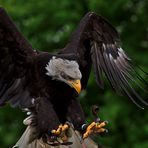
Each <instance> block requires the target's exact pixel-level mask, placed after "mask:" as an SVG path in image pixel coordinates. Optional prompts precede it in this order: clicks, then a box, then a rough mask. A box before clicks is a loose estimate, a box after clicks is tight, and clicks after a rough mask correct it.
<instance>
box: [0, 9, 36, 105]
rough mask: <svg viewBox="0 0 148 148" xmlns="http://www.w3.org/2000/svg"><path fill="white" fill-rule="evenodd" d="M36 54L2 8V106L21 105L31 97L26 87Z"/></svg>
mask: <svg viewBox="0 0 148 148" xmlns="http://www.w3.org/2000/svg"><path fill="white" fill-rule="evenodd" d="M35 54H36V53H35V52H34V51H33V48H32V47H31V45H30V44H29V43H28V42H27V40H26V39H25V38H24V37H23V36H22V35H21V33H20V32H19V31H18V29H17V28H16V26H15V25H14V24H13V22H12V20H11V19H10V18H9V16H8V15H7V13H6V11H5V10H4V9H3V8H0V105H2V104H4V103H5V102H6V101H8V100H11V101H12V104H14V105H16V104H19V103H18V102H19V101H18V100H19V99H20V98H21V99H22V100H21V101H22V102H23V101H24V102H25V101H26V100H25V99H26V98H27V97H29V92H28V90H27V85H26V77H25V75H26V73H27V72H28V69H29V66H30V62H31V57H32V56H34V55H35Z"/></svg>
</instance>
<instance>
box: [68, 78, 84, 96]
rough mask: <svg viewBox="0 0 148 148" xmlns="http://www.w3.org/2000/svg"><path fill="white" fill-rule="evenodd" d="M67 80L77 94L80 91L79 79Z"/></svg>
mask: <svg viewBox="0 0 148 148" xmlns="http://www.w3.org/2000/svg"><path fill="white" fill-rule="evenodd" d="M67 82H68V84H69V85H70V86H71V87H72V88H74V89H75V90H76V91H77V93H78V94H79V93H80V92H81V82H80V80H68V81H67Z"/></svg>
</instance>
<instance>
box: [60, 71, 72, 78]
mask: <svg viewBox="0 0 148 148" xmlns="http://www.w3.org/2000/svg"><path fill="white" fill-rule="evenodd" d="M61 76H62V78H63V79H65V80H74V78H72V77H70V76H68V75H66V74H65V73H64V72H61Z"/></svg>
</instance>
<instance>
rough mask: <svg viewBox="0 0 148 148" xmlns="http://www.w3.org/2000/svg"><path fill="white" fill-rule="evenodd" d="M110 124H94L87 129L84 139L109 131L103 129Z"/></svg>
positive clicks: (105, 122)
mask: <svg viewBox="0 0 148 148" xmlns="http://www.w3.org/2000/svg"><path fill="white" fill-rule="evenodd" d="M107 123H108V122H107V121H104V122H101V123H100V122H92V123H91V124H90V125H89V126H88V127H87V129H86V132H85V133H84V134H83V139H85V138H87V137H88V136H90V135H91V134H92V133H95V134H96V133H102V132H105V131H107V130H106V129H105V128H103V127H104V126H105V125H106V124H107Z"/></svg>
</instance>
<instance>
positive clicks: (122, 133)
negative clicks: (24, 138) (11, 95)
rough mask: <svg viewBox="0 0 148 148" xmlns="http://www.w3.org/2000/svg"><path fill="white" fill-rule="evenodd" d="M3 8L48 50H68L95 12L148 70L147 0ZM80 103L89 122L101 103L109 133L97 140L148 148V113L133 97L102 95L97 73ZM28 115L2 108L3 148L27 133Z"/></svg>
mask: <svg viewBox="0 0 148 148" xmlns="http://www.w3.org/2000/svg"><path fill="white" fill-rule="evenodd" d="M0 5H1V6H3V7H4V8H5V9H6V10H7V11H8V13H9V15H10V16H11V17H12V18H13V20H14V22H15V23H16V25H17V26H18V27H19V29H20V30H21V32H22V33H23V34H24V36H25V37H26V38H28V40H29V42H30V43H31V44H32V45H33V47H34V48H35V49H40V50H44V51H56V49H58V48H62V47H64V45H65V44H66V43H67V41H68V38H69V36H70V35H71V33H72V31H73V30H74V29H75V28H76V26H77V25H78V23H79V21H80V19H81V18H82V16H83V15H84V14H85V13H86V12H88V11H94V12H96V13H98V14H100V15H102V16H104V17H105V18H107V19H108V20H109V21H110V22H111V23H112V24H113V25H114V26H115V27H116V28H117V30H118V31H119V33H120V36H121V39H122V46H123V48H124V50H125V51H126V52H127V53H128V55H129V56H130V57H132V59H133V60H134V61H135V62H136V63H138V64H139V65H141V67H142V68H143V69H145V70H146V71H148V0H74V1H70V0H0ZM137 91H138V90H137ZM142 95H143V97H144V98H145V99H148V98H147V97H148V96H146V95H144V94H142ZM79 99H80V101H81V103H82V105H83V109H84V111H85V113H86V117H87V120H88V122H90V121H91V120H92V117H91V110H90V108H91V105H93V104H99V106H100V112H99V115H100V117H101V119H102V120H108V121H109V124H108V127H107V128H108V129H109V133H108V134H106V135H105V136H103V137H102V136H99V137H97V138H96V141H99V142H100V143H101V144H103V145H105V146H106V147H108V148H111V147H112V148H116V147H117V148H148V109H147V108H146V109H145V110H141V109H139V108H138V107H137V106H135V105H134V104H133V103H132V102H131V101H130V100H129V99H128V98H126V97H119V96H118V95H116V94H115V93H114V92H113V91H112V89H111V87H110V86H109V85H108V83H107V84H106V87H105V89H104V90H100V89H99V88H98V87H97V85H96V83H95V79H94V76H93V73H92V74H91V78H90V80H89V85H88V87H87V90H86V91H84V92H82V93H81V95H80V97H79ZM25 116H26V115H25V114H24V113H22V112H21V110H20V109H12V108H11V107H10V106H9V105H7V106H5V107H2V108H1V109H0V148H8V147H11V146H12V145H13V144H14V143H15V142H16V141H17V140H18V138H19V137H20V136H21V134H22V133H23V131H24V129H25V126H23V124H22V121H23V119H24V118H25Z"/></svg>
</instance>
